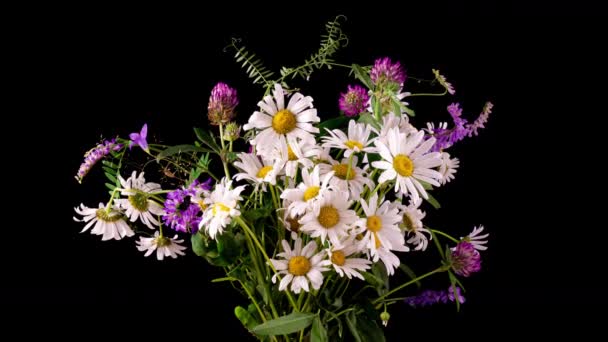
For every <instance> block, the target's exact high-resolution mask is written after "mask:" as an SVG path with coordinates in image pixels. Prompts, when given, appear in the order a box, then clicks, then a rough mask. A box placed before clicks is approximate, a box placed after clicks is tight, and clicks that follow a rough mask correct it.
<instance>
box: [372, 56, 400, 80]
mask: <svg viewBox="0 0 608 342" xmlns="http://www.w3.org/2000/svg"><path fill="white" fill-rule="evenodd" d="M370 77H371V79H372V82H373V83H374V84H375V85H379V84H387V83H396V84H398V85H403V83H404V82H405V71H403V68H402V67H401V63H399V62H398V61H397V62H395V63H393V62H392V61H391V59H390V58H388V57H384V58H378V59H376V62H375V63H374V66H373V68H372V70H371V71H370Z"/></svg>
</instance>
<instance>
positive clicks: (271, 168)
mask: <svg viewBox="0 0 608 342" xmlns="http://www.w3.org/2000/svg"><path fill="white" fill-rule="evenodd" d="M238 157H239V160H238V161H235V162H234V166H235V167H237V168H239V169H240V170H242V171H244V172H241V173H237V174H236V175H234V179H236V180H237V181H240V180H242V179H247V180H249V181H251V182H253V183H254V184H255V187H254V189H257V188H258V187H259V186H260V185H261V188H262V191H266V184H264V183H270V184H272V185H275V184H276V183H277V174H278V173H279V171H280V169H279V166H278V165H277V164H274V165H273V164H272V161H271V160H268V159H266V158H264V157H262V159H263V160H264V163H262V162H261V161H260V159H259V158H258V156H256V155H255V154H253V153H239V155H238Z"/></svg>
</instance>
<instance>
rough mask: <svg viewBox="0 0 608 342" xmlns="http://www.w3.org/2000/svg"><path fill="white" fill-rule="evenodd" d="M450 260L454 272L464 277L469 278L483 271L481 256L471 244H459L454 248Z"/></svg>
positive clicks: (465, 242) (462, 242)
mask: <svg viewBox="0 0 608 342" xmlns="http://www.w3.org/2000/svg"><path fill="white" fill-rule="evenodd" d="M450 259H451V261H452V269H453V270H454V272H456V274H458V275H461V276H463V277H469V276H470V275H471V274H473V273H475V272H479V270H481V255H480V254H479V252H478V251H477V250H476V249H475V246H474V245H473V244H471V243H470V242H467V241H461V242H459V243H458V244H457V245H456V247H454V248H452V253H451V257H450Z"/></svg>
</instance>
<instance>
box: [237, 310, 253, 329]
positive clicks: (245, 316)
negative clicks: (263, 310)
mask: <svg viewBox="0 0 608 342" xmlns="http://www.w3.org/2000/svg"><path fill="white" fill-rule="evenodd" d="M234 315H235V316H236V318H238V319H239V321H241V323H243V326H245V328H247V329H249V330H251V329H253V328H254V327H256V326H257V325H259V322H258V321H257V320H256V319H255V317H253V316H252V315H251V314H250V313H249V311H247V310H245V308H243V307H242V306H237V307H236V308H234Z"/></svg>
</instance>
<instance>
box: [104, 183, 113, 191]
mask: <svg viewBox="0 0 608 342" xmlns="http://www.w3.org/2000/svg"><path fill="white" fill-rule="evenodd" d="M105 186H106V188H108V189H110V190H111V191H114V189H116V184H110V183H106V184H105Z"/></svg>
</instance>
